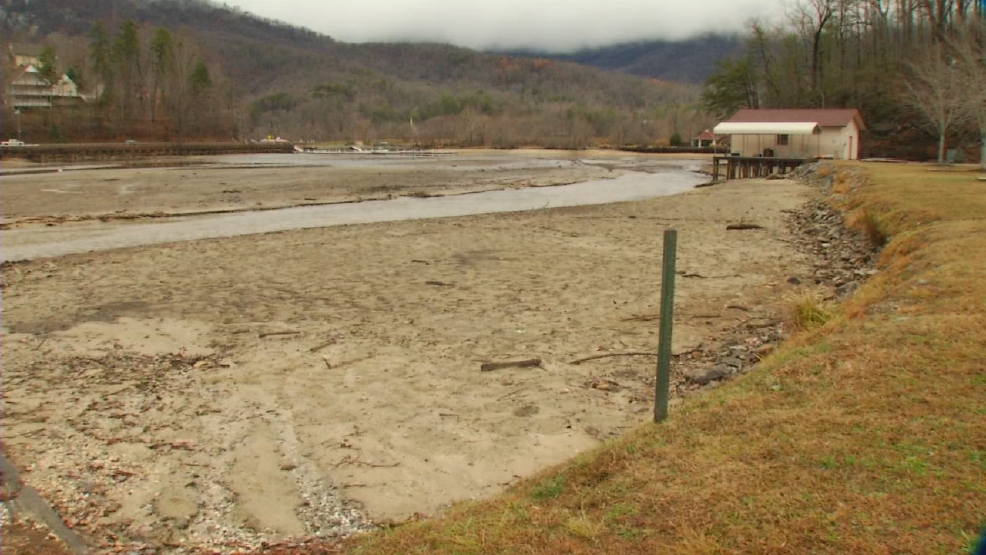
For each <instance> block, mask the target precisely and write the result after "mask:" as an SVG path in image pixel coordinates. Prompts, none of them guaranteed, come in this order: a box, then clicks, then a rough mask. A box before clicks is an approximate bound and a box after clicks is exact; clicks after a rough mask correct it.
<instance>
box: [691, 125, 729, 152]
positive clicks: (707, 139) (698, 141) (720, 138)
mask: <svg viewBox="0 0 986 555" xmlns="http://www.w3.org/2000/svg"><path fill="white" fill-rule="evenodd" d="M728 144H729V137H728V136H726V135H716V134H715V133H713V132H712V130H711V129H706V130H705V131H702V133H700V134H699V135H698V136H697V137H695V138H694V139H692V146H694V147H698V148H710V147H711V148H715V147H717V146H726V145H728Z"/></svg>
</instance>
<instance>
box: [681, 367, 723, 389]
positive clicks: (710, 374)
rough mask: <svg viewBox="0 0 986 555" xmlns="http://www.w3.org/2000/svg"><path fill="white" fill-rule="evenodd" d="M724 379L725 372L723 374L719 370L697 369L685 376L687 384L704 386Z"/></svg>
mask: <svg viewBox="0 0 986 555" xmlns="http://www.w3.org/2000/svg"><path fill="white" fill-rule="evenodd" d="M725 377H726V372H723V371H722V370H721V369H720V368H698V369H695V370H691V371H689V372H688V373H687V374H685V378H687V379H688V381H689V382H691V383H694V384H698V385H706V384H708V383H711V382H714V381H716V380H721V379H723V378H725Z"/></svg>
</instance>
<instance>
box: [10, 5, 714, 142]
mask: <svg viewBox="0 0 986 555" xmlns="http://www.w3.org/2000/svg"><path fill="white" fill-rule="evenodd" d="M127 20H133V21H135V22H137V23H138V25H139V26H140V28H141V29H142V30H141V33H142V36H143V39H142V45H143V46H142V48H143V49H144V54H143V55H144V56H145V57H149V56H150V54H149V52H148V43H149V40H150V37H151V35H152V34H153V32H154V28H156V27H165V28H168V29H170V30H172V32H175V33H180V32H181V33H189V34H191V35H192V36H193V37H194V38H195V41H196V43H197V44H198V47H199V48H200V49H201V51H202V52H201V56H202V58H203V59H204V60H205V61H206V62H207V63H208V64H209V66H210V68H211V69H213V70H214V72H213V74H214V75H216V76H220V77H221V78H222V81H223V82H224V83H227V84H228V86H227V88H226V89H224V90H228V91H230V92H229V94H228V97H229V102H228V103H227V104H226V105H225V106H224V107H223V109H224V110H225V111H226V112H232V111H234V110H237V111H239V112H240V113H241V114H242V115H240V116H237V117H238V118H239V121H240V122H241V125H240V127H241V130H242V129H243V128H245V129H247V131H249V132H251V133H252V134H253V136H256V135H257V134H258V133H263V134H267V133H272V134H281V135H285V136H292V137H304V138H313V139H322V140H329V139H332V140H338V139H363V140H368V139H372V138H374V137H387V138H403V139H406V140H417V141H420V142H443V141H445V140H448V141H450V142H452V143H458V144H486V145H490V146H510V145H516V144H525V143H527V144H531V143H535V144H542V145H547V146H578V145H582V144H587V143H589V142H593V141H599V140H602V141H608V142H618V143H627V142H635V143H643V142H654V141H658V140H662V139H663V140H666V139H667V137H668V136H670V135H671V134H672V133H673V132H681V133H682V134H686V135H687V134H690V133H692V132H695V131H696V130H697V131H700V130H701V126H702V125H705V124H707V122H705V121H700V120H704V116H703V115H701V114H697V113H696V112H695V110H694V109H693V106H692V108H689V106H690V105H693V104H694V102H695V101H696V99H697V96H698V93H699V88H698V87H697V86H695V85H690V84H678V83H664V82H662V83H655V82H653V80H651V79H642V78H640V77H637V76H633V75H627V74H624V73H618V72H604V71H601V70H600V69H596V68H592V67H586V66H582V65H578V64H577V63H575V61H576V60H577V56H571V57H560V58H557V59H554V60H546V59H544V58H543V57H540V58H539V59H525V58H518V57H511V56H505V55H502V54H486V53H481V52H476V51H473V50H469V49H466V48H459V47H454V46H450V45H443V44H347V43H343V42H339V41H336V40H334V39H332V38H331V37H328V36H325V35H321V34H319V33H315V32H313V31H311V30H308V29H304V28H300V27H296V26H292V25H287V24H284V23H281V22H278V21H273V20H269V19H264V18H259V17H257V16H254V15H253V14H250V13H247V12H244V11H242V10H239V9H235V8H229V7H227V6H225V5H219V4H217V3H214V2H208V1H205V0H0V34H2V35H3V36H0V39H3V38H4V37H6V40H17V41H21V42H34V43H43V42H47V43H53V42H54V43H56V44H62V45H63V46H61V47H60V50H59V60H60V62H61V63H64V64H65V65H67V66H71V67H72V68H73V69H75V70H77V71H78V72H79V73H80V74H81V75H83V76H88V77H90V78H92V77H93V73H94V71H92V70H91V68H88V67H87V65H90V59H89V56H88V39H86V38H85V37H86V35H87V34H88V33H89V31H90V30H91V29H92V27H93V25H94V24H95V23H96V22H97V21H102V22H104V23H105V25H106V27H107V28H108V30H109V31H110V32H111V33H115V32H117V30H118V29H119V28H120V26H121V25H122V24H123V22H124V21H127ZM66 37H67V38H66ZM59 41H61V42H59ZM68 44H70V45H71V46H70V47H69V46H67V45H68ZM696 48H697V46H696ZM685 50H687V48H686V49H685ZM603 52H604V51H598V52H597V57H596V58H597V60H602V59H603ZM614 52H615V51H614ZM147 59H149V58H147ZM610 59H611V60H613V62H612V63H611V65H613V66H614V68H613V69H616V67H615V66H616V65H617V64H616V61H617V60H618V59H619V60H622V64H623V65H625V66H626V67H630V66H632V65H634V62H633V60H634V59H636V60H638V62H637V63H636V65H637V66H640V67H643V65H642V64H644V61H645V60H646V59H647V56H645V55H644V54H643V53H640V54H639V55H636V56H633V55H624V56H622V58H621V57H619V56H616V55H615V54H613V55H611V56H610ZM598 65H600V67H601V66H602V65H603V64H602V63H601V62H600V63H599V64H598ZM149 66H150V64H149V63H146V62H145V63H144V64H142V65H141V66H140V67H144V68H146V67H149ZM62 69H63V70H64V69H65V68H62ZM643 74H646V73H643ZM146 78H147V79H149V77H146ZM145 88H150V87H149V85H148V86H145ZM147 104H148V105H150V103H147ZM672 128H673V129H672Z"/></svg>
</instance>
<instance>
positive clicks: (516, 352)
mask: <svg viewBox="0 0 986 555" xmlns="http://www.w3.org/2000/svg"><path fill="white" fill-rule="evenodd" d="M807 196H808V189H807V187H804V186H801V185H798V184H796V183H793V182H790V181H770V182H760V181H752V182H737V183H731V184H728V185H724V186H717V187H713V188H709V189H702V190H697V191H694V192H689V193H685V194H682V195H678V196H674V197H668V198H663V199H656V200H651V201H641V202H633V203H623V204H617V205H606V206H593V207H580V208H565V209H553V210H542V211H535V212H527V213H517V214H506V215H504V214H500V215H489V216H473V217H464V218H454V219H445V220H429V221H415V222H402V223H387V224H371V225H361V226H349V227H339V228H331V229H321V230H305V231H291V232H283V233H276V234H268V235H259V236H246V237H237V238H232V239H217V240H205V241H198V242H191V243H179V244H172V245H166V246H157V247H145V248H135V249H126V250H117V251H109V252H104V253H98V254H88V255H73V256H67V257H63V258H59V259H52V260H39V261H35V262H25V263H17V264H8V265H5V266H4V268H3V272H2V278H3V287H4V291H3V295H4V299H3V300H4V307H3V309H4V314H3V336H2V342H3V355H4V368H3V380H4V388H3V421H2V425H3V429H4V449H5V450H6V451H7V453H8V455H9V457H10V458H11V459H12V460H13V461H14V462H15V463H16V464H17V465H18V466H19V467H20V468H21V469H22V470H24V473H23V478H24V479H25V480H26V481H27V482H28V483H30V484H31V485H32V486H34V487H35V488H37V489H38V490H39V491H41V493H42V494H43V495H44V496H45V497H46V498H47V499H48V500H49V501H50V502H51V503H52V505H53V506H54V507H55V508H56V509H57V510H59V512H60V513H61V514H62V516H63V517H64V518H65V519H66V521H68V522H69V524H70V525H72V526H73V527H74V528H75V530H76V531H78V532H79V533H80V534H82V535H83V536H84V537H86V538H87V539H88V540H89V541H90V542H91V543H92V544H93V545H96V546H100V549H103V550H107V551H114V550H119V551H123V552H126V550H128V549H135V548H139V547H141V546H144V545H151V546H156V547H158V548H159V549H160V550H161V552H174V553H179V552H194V551H195V550H196V549H198V548H212V549H221V550H223V551H229V550H233V549H237V548H249V547H252V546H256V545H258V544H259V543H260V542H262V541H271V542H273V541H282V540H288V539H296V538H301V537H306V536H310V535H320V534H321V535H327V536H332V535H337V534H349V533H353V532H354V531H358V530H362V529H366V528H368V527H370V526H371V525H372V523H373V522H380V521H387V520H397V521H399V520H403V519H406V518H408V517H412V516H413V515H415V514H416V513H419V514H435V513H437V512H440V511H441V510H442V508H443V507H446V506H447V505H448V504H449V503H452V502H455V501H460V500H467V499H474V498H482V497H487V496H490V495H493V494H495V493H496V492H498V491H501V490H502V489H503V488H505V487H506V486H508V485H509V484H510V483H512V482H513V481H515V480H517V479H518V477H522V476H527V475H530V474H532V473H534V472H536V471H538V470H540V469H542V468H544V467H546V466H550V465H553V464H557V463H560V462H563V461H565V460H567V459H568V458H570V457H571V456H573V455H575V454H576V453H578V452H581V451H584V450H586V449H590V448H592V447H594V446H595V445H598V444H599V442H600V441H604V440H606V439H609V438H612V437H616V436H617V435H619V434H621V433H624V432H625V431H627V430H629V429H631V428H633V427H635V426H638V425H640V424H641V423H643V422H646V421H647V420H648V419H649V417H650V410H651V403H652V393H651V392H652V389H653V378H652V375H653V371H654V370H653V361H652V360H650V359H648V358H646V357H644V358H621V357H615V358H610V359H601V360H597V361H591V362H587V363H584V364H580V365H572V364H570V362H571V361H573V360H576V359H579V358H583V357H586V356H592V355H597V354H606V353H614V352H622V351H649V350H653V349H654V348H655V347H656V344H657V323H656V321H653V318H652V317H653V316H655V315H656V314H657V303H658V297H659V286H660V284H659V274H660V271H659V269H660V268H659V266H660V259H661V252H660V236H661V233H662V232H663V230H664V229H665V228H666V227H668V226H674V227H676V228H677V229H678V230H679V262H678V268H679V270H681V271H682V272H684V273H686V274H689V275H702V276H704V279H686V278H683V277H682V278H681V279H680V280H679V282H678V286H677V289H678V295H677V307H676V311H677V312H676V321H677V324H676V330H675V332H676V336H675V349H676V351H678V352H687V351H690V350H692V349H694V348H696V347H698V346H701V345H704V346H707V347H708V346H712V345H714V344H717V342H718V341H719V338H721V337H722V335H723V333H724V332H729V333H731V330H734V329H735V328H736V327H737V326H741V325H743V324H746V323H751V322H752V323H753V324H754V325H757V324H758V323H759V322H768V323H769V322H772V321H775V320H776V318H777V317H778V314H779V311H780V308H779V305H778V303H779V302H780V301H781V297H782V292H783V291H784V290H786V289H787V288H789V287H791V286H790V285H788V284H787V283H786V280H787V278H788V277H789V276H792V275H799V273H801V274H803V273H805V272H807V261H806V260H805V258H804V256H803V255H801V254H800V253H799V252H798V251H797V250H796V248H795V246H793V245H792V244H791V243H789V242H788V232H787V228H786V226H785V224H784V222H783V214H782V211H783V210H788V209H794V208H796V207H797V206H799V205H801V204H802V203H803V202H804V201H805V200H806V198H807ZM738 221H755V222H756V223H758V224H760V225H763V226H764V227H765V228H766V229H764V230H762V231H744V232H734V231H726V229H725V228H726V225H727V224H729V223H735V222H738ZM730 306H742V307H745V308H746V310H736V309H730V308H727V307H730ZM535 357H536V358H540V359H542V361H543V364H542V366H541V367H539V368H538V367H535V368H508V369H502V370H497V371H494V372H480V365H481V364H482V363H484V362H500V361H510V360H521V359H528V358H535ZM675 382H676V383H675V386H676V388H678V389H682V388H683V385H682V384H681V380H680V379H676V381H675Z"/></svg>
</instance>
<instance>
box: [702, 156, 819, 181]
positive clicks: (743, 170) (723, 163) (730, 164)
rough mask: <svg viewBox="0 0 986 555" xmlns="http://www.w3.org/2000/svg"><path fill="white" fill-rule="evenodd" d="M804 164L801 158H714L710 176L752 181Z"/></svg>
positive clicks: (781, 173) (786, 171)
mask: <svg viewBox="0 0 986 555" xmlns="http://www.w3.org/2000/svg"><path fill="white" fill-rule="evenodd" d="M804 163H805V160H804V159H803V158H767V157H764V156H716V157H714V158H713V159H712V175H713V176H714V177H715V179H716V181H718V180H719V179H720V177H722V178H724V179H725V180H727V181H728V180H730V179H752V178H758V177H767V176H770V175H775V174H779V175H783V174H786V173H788V172H789V171H791V170H793V169H794V168H796V167H798V166H800V165H802V164H804Z"/></svg>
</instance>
